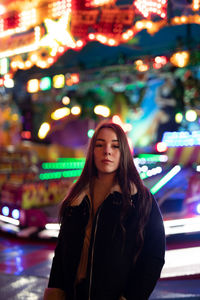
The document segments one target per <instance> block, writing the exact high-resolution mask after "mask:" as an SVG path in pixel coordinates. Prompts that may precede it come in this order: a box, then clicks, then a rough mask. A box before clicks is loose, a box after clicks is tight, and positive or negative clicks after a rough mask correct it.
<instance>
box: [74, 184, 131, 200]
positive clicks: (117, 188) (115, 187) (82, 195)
mask: <svg viewBox="0 0 200 300" xmlns="http://www.w3.org/2000/svg"><path fill="white" fill-rule="evenodd" d="M115 192H118V193H120V194H122V190H121V188H120V185H119V184H114V185H113V186H112V187H111V189H110V192H109V193H108V195H110V194H114V193H115ZM136 193H137V189H136V187H135V185H134V183H132V184H131V195H134V194H136ZM85 196H87V197H88V198H89V200H91V199H90V193H89V186H88V185H87V186H86V187H85V189H84V190H83V191H82V192H81V193H80V195H79V196H78V197H77V198H76V199H75V200H74V201H73V205H79V204H80V203H81V202H82V200H83V199H84V198H85Z"/></svg>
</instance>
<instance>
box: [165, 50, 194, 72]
mask: <svg viewBox="0 0 200 300" xmlns="http://www.w3.org/2000/svg"><path fill="white" fill-rule="evenodd" d="M189 58H190V55H189V52H188V51H180V52H176V53H174V54H173V55H172V56H171V58H170V61H171V63H172V64H173V65H175V66H177V67H179V68H183V67H185V66H186V65H187V64H188V61H189Z"/></svg>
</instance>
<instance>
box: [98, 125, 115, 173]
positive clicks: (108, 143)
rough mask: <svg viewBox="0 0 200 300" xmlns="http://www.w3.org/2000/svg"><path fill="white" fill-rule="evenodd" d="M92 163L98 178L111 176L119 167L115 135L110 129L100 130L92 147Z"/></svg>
mask: <svg viewBox="0 0 200 300" xmlns="http://www.w3.org/2000/svg"><path fill="white" fill-rule="evenodd" d="M94 162H95V165H96V168H97V171H98V176H101V175H105V174H113V173H115V172H116V170H117V169H118V167H119V162H120V150H119V141H118V139H117V135H116V133H115V132H114V131H113V130H112V129H110V128H102V129H101V130H100V131H99V133H98V135H97V139H96V143H95V147H94Z"/></svg>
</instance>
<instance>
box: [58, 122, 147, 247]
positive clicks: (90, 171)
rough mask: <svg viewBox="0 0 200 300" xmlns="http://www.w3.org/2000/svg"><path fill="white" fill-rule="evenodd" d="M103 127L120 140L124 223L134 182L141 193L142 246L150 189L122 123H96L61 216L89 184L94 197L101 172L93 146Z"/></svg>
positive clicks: (119, 175) (119, 181)
mask: <svg viewBox="0 0 200 300" xmlns="http://www.w3.org/2000/svg"><path fill="white" fill-rule="evenodd" d="M104 128H108V129H111V130H113V131H114V132H115V134H116V136H117V139H118V142H119V150H120V162H119V167H118V169H117V172H116V178H115V183H117V184H118V185H119V186H120V189H121V191H122V210H121V222H123V219H124V217H125V216H126V212H127V209H128V207H130V205H131V201H130V199H131V186H133V185H134V186H135V190H136V191H137V193H138V198H139V201H138V203H139V204H138V218H137V219H138V224H137V227H138V248H141V246H142V244H143V240H144V236H143V233H144V227H145V224H146V222H147V219H148V216H149V213H150V209H151V202H152V201H151V196H150V193H149V191H148V189H147V188H146V187H145V186H144V184H143V181H142V180H141V178H140V175H139V173H138V171H137V168H136V166H135V164H134V161H133V156H132V154H131V151H130V147H129V144H128V140H127V137H126V134H125V132H124V130H123V129H122V128H121V126H119V125H117V124H115V123H112V122H108V121H107V122H103V123H101V124H99V126H97V128H96V130H95V132H94V134H93V137H92V138H91V141H90V144H89V148H88V151H87V157H86V161H85V166H84V168H83V171H82V173H81V175H80V177H79V179H78V180H77V182H76V183H75V184H74V186H73V187H72V189H71V191H70V193H69V194H68V195H67V196H66V198H65V199H64V201H63V203H62V205H61V209H60V219H61V220H62V217H63V216H64V210H65V207H66V206H68V205H71V204H72V203H73V201H74V200H75V199H76V197H77V196H78V195H80V193H81V192H82V191H83V190H84V189H85V188H86V187H89V193H90V196H91V199H92V198H93V197H92V195H93V187H94V180H95V178H97V176H98V171H97V168H96V166H95V162H94V148H95V144H96V139H97V137H98V134H99V132H100V130H101V129H104Z"/></svg>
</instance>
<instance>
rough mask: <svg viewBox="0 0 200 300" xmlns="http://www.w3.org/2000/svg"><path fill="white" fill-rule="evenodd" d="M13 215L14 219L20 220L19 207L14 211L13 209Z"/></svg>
mask: <svg viewBox="0 0 200 300" xmlns="http://www.w3.org/2000/svg"><path fill="white" fill-rule="evenodd" d="M12 217H13V218H14V219H16V220H18V219H19V209H16V208H15V209H13V211H12Z"/></svg>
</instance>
